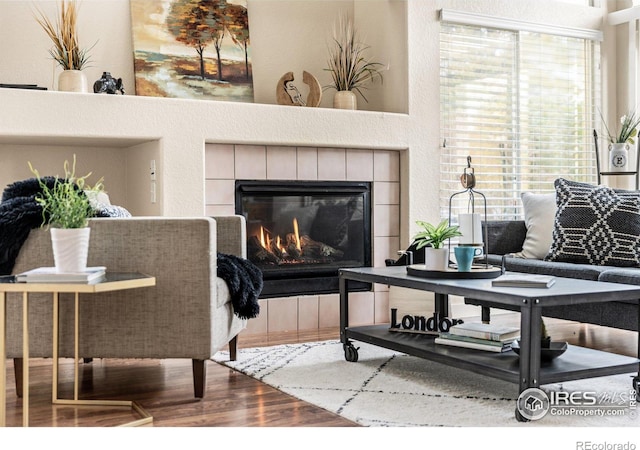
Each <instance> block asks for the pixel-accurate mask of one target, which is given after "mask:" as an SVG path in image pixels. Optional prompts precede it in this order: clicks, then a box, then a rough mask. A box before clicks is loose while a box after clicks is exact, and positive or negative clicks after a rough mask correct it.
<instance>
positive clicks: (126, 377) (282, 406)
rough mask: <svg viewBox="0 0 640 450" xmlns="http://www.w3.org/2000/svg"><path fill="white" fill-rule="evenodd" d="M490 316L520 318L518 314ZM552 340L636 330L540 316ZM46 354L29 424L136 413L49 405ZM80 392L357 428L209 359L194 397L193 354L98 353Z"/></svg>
mask: <svg viewBox="0 0 640 450" xmlns="http://www.w3.org/2000/svg"><path fill="white" fill-rule="evenodd" d="M493 321H494V322H497V321H500V322H503V323H515V324H518V315H517V314H505V315H503V316H498V315H496V316H494V317H493ZM545 321H546V323H547V328H548V330H549V332H550V334H551V335H552V336H553V338H554V339H555V340H566V341H568V342H569V343H572V344H577V345H582V346H586V347H592V348H598V349H601V350H606V351H611V352H615V353H620V354H625V355H629V356H635V355H636V354H637V345H638V337H637V333H634V332H628V331H623V330H615V329H611V328H602V327H597V326H594V325H583V324H576V323H574V322H566V321H560V320H552V319H546V320H545ZM338 338H339V330H338V329H337V328H332V329H326V330H320V331H315V332H307V333H278V334H270V335H266V336H265V335H253V336H241V337H240V348H241V349H242V348H249V347H257V346H266V345H277V344H282V343H294V342H309V341H319V340H327V339H338ZM60 367H61V375H60V386H59V392H60V396H61V397H71V396H72V380H73V372H72V370H73V364H72V361H71V360H61V366H60ZM51 368H52V364H51V360H48V359H33V360H31V365H30V381H31V383H30V392H31V400H30V426H32V427H111V426H116V425H119V424H122V423H124V422H127V421H130V420H134V419H136V418H137V416H136V415H135V414H133V413H131V412H130V411H129V410H128V409H126V408H124V409H123V408H106V407H72V406H60V405H58V406H52V405H51ZM81 380H82V386H81V393H80V396H81V398H99V399H124V400H136V401H138V402H139V403H140V404H141V405H142V406H143V407H144V408H145V409H146V410H147V411H148V412H149V413H151V414H152V415H153V417H154V422H153V425H152V426H155V427H355V426H357V425H356V424H354V423H352V422H350V421H348V420H345V419H342V418H341V417H339V416H337V415H335V414H333V413H330V412H328V411H325V410H323V409H321V408H318V407H315V406H313V405H310V404H307V403H305V402H302V401H300V400H297V399H295V398H293V397H291V396H289V395H287V394H284V393H282V392H280V391H278V390H276V389H274V388H271V387H269V386H267V385H265V384H263V383H260V382H258V381H256V380H254V379H252V378H250V377H247V376H245V375H242V374H240V373H237V372H234V371H233V370H230V369H228V368H226V367H224V366H222V365H219V364H217V363H214V362H208V363H207V389H206V395H205V398H204V399H195V398H194V397H193V384H192V378H191V361H188V360H117V359H104V360H103V359H96V360H94V361H93V362H92V363H91V364H82V365H81ZM7 384H8V390H7V425H8V426H11V427H17V426H21V424H22V400H21V399H19V398H17V397H16V395H15V383H14V377H13V364H12V362H11V361H9V362H8V369H7Z"/></svg>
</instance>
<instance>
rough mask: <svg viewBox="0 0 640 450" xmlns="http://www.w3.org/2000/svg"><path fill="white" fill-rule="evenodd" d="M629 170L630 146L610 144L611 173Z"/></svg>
mask: <svg viewBox="0 0 640 450" xmlns="http://www.w3.org/2000/svg"><path fill="white" fill-rule="evenodd" d="M628 170H629V144H626V143H621V144H609V172H627V171H628Z"/></svg>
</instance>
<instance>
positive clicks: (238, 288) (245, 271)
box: [218, 253, 263, 319]
mask: <svg viewBox="0 0 640 450" xmlns="http://www.w3.org/2000/svg"><path fill="white" fill-rule="evenodd" d="M218 276H219V277H220V278H222V279H223V280H224V281H226V282H227V286H229V293H230V294H231V304H232V305H233V312H234V314H235V315H236V316H238V317H239V318H241V319H253V318H254V317H257V316H258V314H259V313H260V305H259V304H258V297H259V296H260V293H261V292H262V285H263V281H262V271H261V270H260V269H258V267H257V266H256V265H255V264H253V263H252V262H251V261H249V260H248V259H243V258H239V257H237V256H234V255H227V254H224V253H218Z"/></svg>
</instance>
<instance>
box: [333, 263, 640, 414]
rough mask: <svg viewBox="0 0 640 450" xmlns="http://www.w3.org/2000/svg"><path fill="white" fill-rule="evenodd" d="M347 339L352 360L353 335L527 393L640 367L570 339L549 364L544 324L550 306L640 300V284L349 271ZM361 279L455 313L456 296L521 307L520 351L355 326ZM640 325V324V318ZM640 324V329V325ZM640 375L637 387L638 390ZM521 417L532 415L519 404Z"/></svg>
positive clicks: (344, 295)
mask: <svg viewBox="0 0 640 450" xmlns="http://www.w3.org/2000/svg"><path fill="white" fill-rule="evenodd" d="M339 280H340V341H341V342H342V344H343V347H344V352H345V359H347V360H348V361H352V362H355V361H357V360H358V349H357V348H356V347H355V346H354V344H353V343H352V340H355V341H361V342H366V343H369V344H372V345H377V346H380V347H384V348H388V349H391V350H395V351H399V352H402V353H406V354H409V355H414V356H418V357H421V358H424V359H428V360H432V361H436V362H439V363H443V364H448V365H450V366H454V367H459V368H462V369H467V370H472V371H475V372H476V373H481V374H484V375H487V376H491V377H495V378H498V379H501V380H504V381H509V382H513V383H516V384H518V385H519V392H520V393H522V392H523V391H524V390H526V389H528V388H532V387H538V386H540V385H544V384H550V383H558V382H565V381H570V380H578V379H584V378H594V377H602V376H609V375H617V374H623V373H632V372H638V371H639V370H640V359H638V358H632V357H628V356H622V355H616V354H612V353H607V352H603V351H599V350H593V349H588V348H582V347H579V346H575V345H570V346H569V348H568V349H567V351H566V352H565V353H564V354H563V355H562V356H561V357H559V358H557V359H555V360H553V361H552V362H551V363H546V364H544V365H541V361H540V328H541V321H542V315H543V312H544V308H545V306H557V305H581V304H588V303H598V302H607V301H613V300H638V299H640V286H635V285H627V284H618V283H605V282H598V281H588V280H576V279H570V278H560V277H557V278H556V283H555V284H554V285H553V286H552V287H550V288H542V289H537V288H511V287H499V288H498V287H493V286H492V285H491V280H490V279H446V278H439V279H436V278H424V277H417V276H412V275H409V274H408V273H407V266H394V267H383V268H372V267H365V268H355V269H341V270H340V271H339ZM351 281H360V282H367V283H379V284H386V285H389V286H399V287H404V288H409V289H417V290H421V291H430V292H433V293H434V294H435V296H436V301H435V311H436V312H437V313H439V314H440V315H441V317H442V316H447V315H448V314H447V311H446V305H447V300H448V296H449V295H457V296H461V297H469V298H474V299H478V300H485V301H490V302H491V303H492V304H494V305H503V306H505V309H511V310H516V311H519V312H520V355H519V357H518V355H516V354H515V353H514V352H504V353H493V352H483V351H478V350H473V349H467V348H458V347H450V346H444V345H438V344H435V342H434V337H435V336H434V335H427V334H415V333H403V332H394V331H390V330H389V324H385V325H370V326H357V327H350V326H349V283H350V282H351ZM639 325H640V324H639ZM639 329H640V327H639ZM637 385H638V376H636V377H635V378H634V382H633V387H634V388H635V389H637V388H638V387H637ZM515 416H516V419H518V420H521V421H522V420H526V419H524V418H523V417H522V416H521V415H520V414H519V412H518V410H517V408H516V414H515Z"/></svg>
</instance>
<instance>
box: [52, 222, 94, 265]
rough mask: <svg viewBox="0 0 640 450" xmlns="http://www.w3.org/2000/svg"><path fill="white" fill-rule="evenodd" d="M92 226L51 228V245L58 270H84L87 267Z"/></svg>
mask: <svg viewBox="0 0 640 450" xmlns="http://www.w3.org/2000/svg"><path fill="white" fill-rule="evenodd" d="M90 232H91V228H89V227H85V228H51V245H52V246H53V260H54V262H55V266H56V270H57V271H58V272H60V273H67V272H82V271H83V270H85V269H86V268H87V258H88V256H89V235H90Z"/></svg>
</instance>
